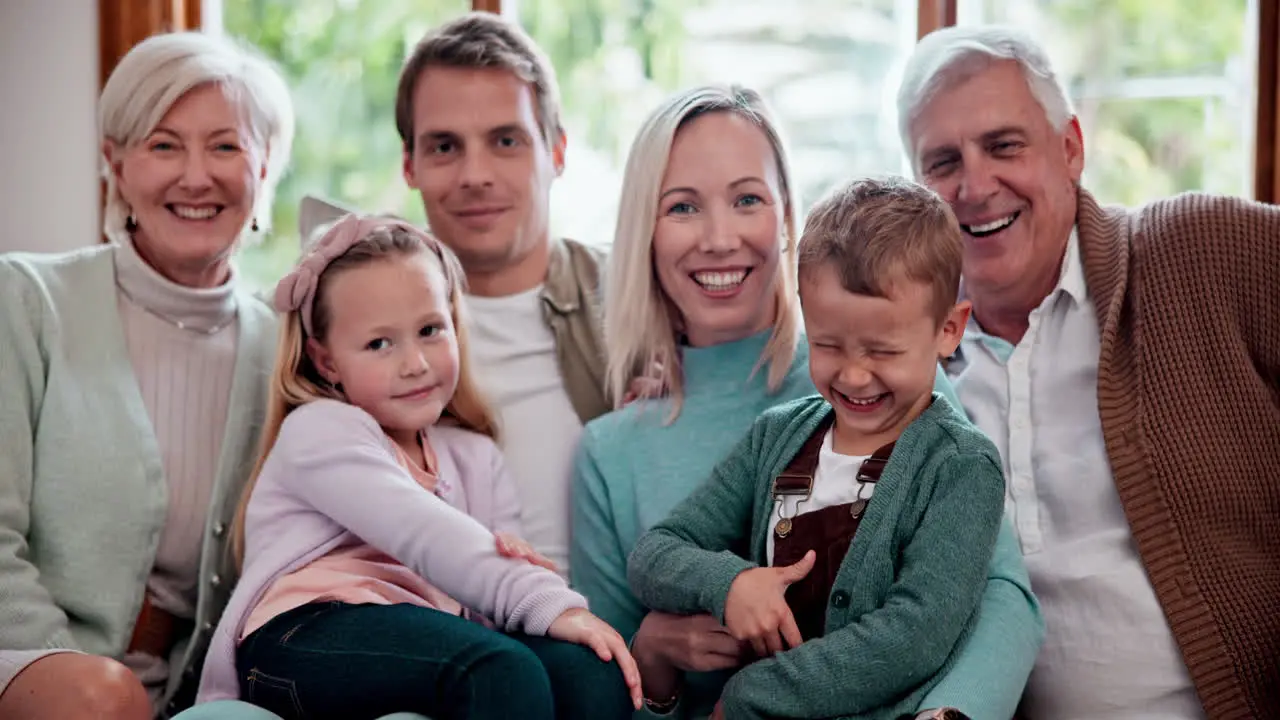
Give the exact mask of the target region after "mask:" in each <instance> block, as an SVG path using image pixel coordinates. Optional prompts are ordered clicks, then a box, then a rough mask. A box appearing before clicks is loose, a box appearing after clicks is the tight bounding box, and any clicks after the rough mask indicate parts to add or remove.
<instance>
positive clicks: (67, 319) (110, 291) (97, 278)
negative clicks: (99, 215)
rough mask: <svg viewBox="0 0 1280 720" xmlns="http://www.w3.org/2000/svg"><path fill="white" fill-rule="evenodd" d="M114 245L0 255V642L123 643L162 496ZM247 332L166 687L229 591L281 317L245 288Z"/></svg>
mask: <svg viewBox="0 0 1280 720" xmlns="http://www.w3.org/2000/svg"><path fill="white" fill-rule="evenodd" d="M113 248H114V246H111V245H98V246H94V247H90V248H86V249H84V250H79V251H75V252H71V253H66V254H58V255H35V254H10V255H2V256H0V648H6V649H15V650H27V649H31V650H35V649H52V648H68V649H75V650H81V651H84V652H87V653H92V654H95V655H104V656H108V657H114V658H119V657H120V656H121V655H123V653H124V650H125V647H126V645H127V644H128V642H129V638H130V636H131V635H132V633H133V624H134V621H135V620H136V618H137V614H138V610H139V608H140V607H141V606H142V598H143V591H144V589H145V584H146V580H147V577H148V576H149V575H150V573H151V569H152V566H153V565H154V562H155V554H156V548H157V545H158V544H159V541H160V531H161V528H162V525H163V523H164V519H165V509H166V507H167V500H166V494H167V487H166V485H165V479H164V475H163V470H162V467H161V460H160V452H159V448H158V447H157V445H156V439H155V434H154V433H153V432H152V429H151V421H150V417H149V416H148V414H147V410H146V407H145V406H144V404H143V400H142V394H141V391H140V390H139V389H138V383H137V380H136V379H135V376H134V371H133V366H132V364H131V362H130V360H129V354H128V349H127V347H126V346H125V340H124V328H123V325H122V323H121V321H120V316H119V311H118V310H117V307H118V305H117V295H116V292H117V291H116V285H115V262H114V258H115V254H114V252H113ZM237 295H238V297H237V303H238V305H237V307H238V316H237V318H238V326H239V333H240V335H239V339H238V345H237V348H238V349H237V357H236V364H235V370H234V375H233V380H232V390H231V402H230V404H229V408H228V415H227V424H226V430H225V436H224V440H223V445H222V455H221V460H220V462H219V465H218V472H217V477H216V479H215V485H214V490H213V494H212V498H211V501H210V506H209V512H208V515H207V518H206V522H205V525H206V535H205V543H204V546H203V548H202V550H201V556H200V585H199V598H198V602H197V606H196V622H195V627H194V632H192V633H191V634H190V635H189V636H188V637H187V638H186V639H185V640H183V641H182V642H180V643H179V644H178V646H177V647H176V648H175V650H174V652H173V655H172V656H171V657H170V664H171V665H170V666H171V668H172V671H173V672H172V674H171V676H170V680H169V686H168V692H167V693H166V701H167V699H168V698H171V697H173V695H174V694H175V693H176V691H177V688H178V685H179V683H181V682H182V681H183V680H186V679H190V680H194V679H195V678H196V677H198V676H197V672H198V670H199V666H200V663H201V662H202V661H203V659H204V654H205V649H206V647H207V644H208V637H209V634H210V633H211V631H212V629H213V626H214V624H215V623H216V622H217V620H218V617H219V616H220V615H221V613H222V608H223V606H224V605H225V604H226V602H227V597H228V596H229V594H230V592H231V586H232V584H233V580H234V579H235V568H234V565H233V564H232V562H231V557H230V553H229V552H228V549H227V540H228V536H229V532H228V530H229V528H230V523H231V518H232V516H233V514H234V513H235V507H236V503H237V501H238V500H239V495H240V488H241V487H242V486H243V483H244V480H245V478H246V477H247V476H248V474H249V472H250V471H251V469H252V463H253V461H254V459H255V456H256V452H257V443H258V435H259V433H260V430H261V424H262V421H263V418H264V417H265V414H266V399H267V383H268V380H269V378H270V373H271V365H272V362H273V359H274V354H275V334H276V319H275V314H274V313H273V312H272V311H271V309H270V308H269V307H268V306H267V305H266V304H265V303H263V302H262V301H261V300H258V299H257V298H255V297H254V296H252V295H251V294H250V293H249V292H248V291H240V292H238V294H237Z"/></svg>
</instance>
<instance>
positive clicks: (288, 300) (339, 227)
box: [272, 213, 436, 335]
mask: <svg viewBox="0 0 1280 720" xmlns="http://www.w3.org/2000/svg"><path fill="white" fill-rule="evenodd" d="M395 227H399V228H403V229H404V230H406V231H407V232H408V233H409V234H411V235H415V236H418V237H420V238H422V240H423V243H424V244H425V245H426V246H427V247H429V248H432V249H435V247H436V245H435V241H434V240H433V239H432V238H431V236H430V235H427V234H426V233H425V232H423V231H421V230H419V229H418V228H416V227H414V226H412V225H410V224H409V223H407V222H405V221H403V220H399V219H396V218H389V217H382V216H377V215H360V214H356V213H350V214H348V215H345V216H343V217H342V219H341V220H339V221H338V222H336V223H334V225H333V227H331V228H329V230H328V231H327V232H326V233H325V234H324V235H323V236H322V237H321V238H320V239H319V240H317V241H316V242H315V243H314V244H313V245H312V246H311V247H310V248H308V249H307V250H305V251H304V252H303V254H302V257H301V258H299V259H298V265H297V266H296V267H295V268H294V269H293V270H292V271H291V272H290V273H289V274H288V275H285V276H284V277H283V278H281V279H280V282H279V283H277V284H276V293H275V297H274V298H273V302H272V305H273V306H274V307H275V309H276V312H282V313H287V312H293V311H295V310H297V311H300V312H301V313H302V329H303V330H306V331H307V334H308V335H312V334H313V333H312V330H311V316H312V313H313V312H314V308H315V301H316V286H317V284H318V283H319V282H320V276H321V275H322V274H323V273H324V270H325V268H327V267H329V263H331V262H333V261H334V260H336V259H338V258H340V257H342V256H343V255H344V254H345V253H346V252H347V251H348V250H350V249H351V247H352V246H353V245H356V244H357V243H359V242H361V241H362V240H364V239H365V238H368V237H369V235H370V234H371V233H373V232H374V231H375V230H380V229H382V228H387V229H390V228H395Z"/></svg>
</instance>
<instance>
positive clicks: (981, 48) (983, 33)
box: [898, 25, 1075, 155]
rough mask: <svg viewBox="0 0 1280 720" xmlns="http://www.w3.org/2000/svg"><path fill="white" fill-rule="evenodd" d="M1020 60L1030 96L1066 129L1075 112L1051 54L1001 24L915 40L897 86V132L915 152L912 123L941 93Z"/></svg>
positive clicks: (909, 151)
mask: <svg viewBox="0 0 1280 720" xmlns="http://www.w3.org/2000/svg"><path fill="white" fill-rule="evenodd" d="M1006 60H1012V61H1014V62H1016V63H1018V67H1019V68H1020V69H1021V70H1022V74H1023V76H1024V77H1025V78H1026V79H1027V86H1028V87H1029V88H1030V89H1031V94H1032V96H1034V97H1035V99H1036V101H1037V102H1039V103H1040V106H1041V107H1043V108H1044V112H1045V116H1046V117H1047V118H1048V119H1049V124H1050V125H1052V126H1053V127H1054V129H1056V130H1062V129H1063V128H1064V127H1066V124H1067V121H1069V120H1070V119H1071V118H1072V117H1073V116H1074V115H1075V111H1074V110H1073V109H1072V107H1071V100H1070V98H1068V97H1067V93H1066V91H1065V90H1064V89H1063V87H1062V84H1061V83H1060V82H1059V80H1058V76H1057V74H1056V73H1055V72H1054V70H1053V65H1052V64H1051V63H1050V62H1049V55H1048V53H1046V52H1045V50H1044V48H1043V47H1041V46H1040V44H1039V43H1037V42H1036V41H1035V40H1034V39H1032V38H1031V36H1030V35H1028V34H1027V33H1025V32H1023V31H1021V30H1018V29H1016V28H1012V27H1007V26H1002V25H979V26H956V27H949V28H943V29H941V30H936V31H934V32H932V33H929V34H928V35H926V36H925V37H924V38H922V39H921V40H920V42H919V43H917V44H916V47H915V50H914V51H913V52H912V54H911V57H910V58H909V59H908V60H907V65H906V68H905V69H904V70H903V76H902V84H901V85H900V86H899V88H898V132H899V134H900V135H901V137H902V146H903V148H904V149H905V150H906V151H907V154H908V155H914V154H915V150H914V143H913V142H912V139H911V123H913V122H914V121H915V120H916V118H917V117H918V116H919V114H920V112H921V111H922V110H923V109H924V107H925V105H927V104H928V103H929V101H930V100H931V99H932V98H933V97H934V96H935V95H937V94H938V93H940V92H942V91H944V90H946V89H948V88H951V87H955V86H956V85H959V84H961V83H963V82H965V81H966V80H968V79H969V78H971V77H973V76H974V75H976V74H977V73H979V72H981V71H983V70H985V69H986V68H987V67H989V66H990V65H992V64H993V63H997V62H1001V61H1006Z"/></svg>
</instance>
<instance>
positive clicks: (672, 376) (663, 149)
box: [570, 87, 1042, 718]
mask: <svg viewBox="0 0 1280 720" xmlns="http://www.w3.org/2000/svg"><path fill="white" fill-rule="evenodd" d="M623 188H624V190H623V193H622V202H621V206H620V209H619V216H618V228H617V236H616V238H615V241H614V249H613V256H612V258H611V261H610V262H611V264H610V267H609V278H610V281H609V287H608V294H607V297H606V302H605V319H604V320H605V345H606V350H607V354H608V372H607V377H608V381H609V389H610V391H611V394H612V397H613V398H614V399H615V402H616V403H617V404H618V405H623V404H626V407H623V408H621V409H619V410H617V411H615V412H613V413H610V414H608V415H605V416H603V417H600V418H597V419H596V420H594V421H593V422H591V423H590V424H588V425H587V427H586V430H585V432H584V435H583V440H582V443H581V446H580V448H579V454H578V458H577V465H576V471H575V478H574V486H573V494H572V501H573V533H572V539H573V542H572V546H571V562H570V568H571V580H572V583H573V585H574V587H575V588H576V589H578V590H579V591H580V592H581V593H582V594H583V595H585V596H586V597H587V600H588V602H590V604H591V609H592V611H593V612H595V613H596V614H597V615H598V616H599V617H601V618H603V619H604V620H606V621H607V622H609V623H611V624H613V625H614V627H615V628H616V629H617V630H618V631H619V632H621V633H622V635H623V636H624V637H628V638H632V652H633V653H634V655H635V658H636V662H637V664H638V665H639V666H640V670H641V674H642V676H643V685H644V692H645V697H646V706H647V710H648V711H649V712H651V713H654V714H656V715H659V716H676V717H702V716H705V715H707V714H708V713H710V712H711V711H712V710H713V707H714V705H715V703H716V701H717V699H718V698H719V697H720V693H721V690H722V688H723V687H724V684H725V682H726V680H727V679H728V678H729V675H730V674H731V673H732V672H734V671H735V670H737V669H738V668H739V667H742V666H743V665H744V664H746V663H749V662H751V661H752V660H753V657H752V653H751V652H750V650H751V648H750V646H749V645H747V644H745V643H743V642H740V641H738V640H737V639H735V638H734V637H732V636H731V635H730V634H729V632H728V630H727V629H726V628H725V627H724V626H723V625H722V624H721V623H720V622H719V621H718V620H717V619H716V618H714V617H712V616H710V615H705V614H704V615H672V614H668V613H663V612H650V611H648V609H647V608H645V607H644V606H643V605H642V604H641V603H640V601H639V600H638V599H637V598H636V596H635V594H634V593H633V592H632V590H631V588H630V586H629V585H628V579H627V556H628V554H629V553H630V552H631V551H632V549H633V548H634V547H635V545H636V541H637V540H638V539H639V537H640V535H641V534H643V533H644V532H645V531H646V530H648V529H649V528H650V527H652V526H653V525H654V524H656V523H658V522H659V521H661V520H663V519H665V518H666V517H667V515H668V514H669V513H670V512H671V510H672V509H673V508H674V507H675V506H676V505H678V504H679V503H680V502H681V501H682V500H684V499H685V497H687V496H688V495H689V494H690V493H691V492H692V491H693V490H694V489H695V488H696V487H697V486H698V485H699V484H700V483H702V482H704V481H705V480H706V479H707V478H709V477H710V476H711V472H712V469H713V468H714V467H715V465H716V463H717V462H718V461H720V460H721V459H722V458H723V457H724V456H726V455H727V454H728V453H729V451H730V450H731V449H732V448H733V446H734V445H735V444H736V443H737V442H739V440H741V439H742V438H743V437H744V436H745V435H746V434H747V432H748V430H749V429H750V427H751V423H752V422H753V421H754V420H755V419H756V417H757V416H759V415H760V413H762V412H764V411H765V410H767V409H768V408H770V407H772V406H774V405H779V404H782V403H784V402H787V401H790V400H795V399H797V398H800V397H804V396H808V395H814V394H816V392H817V390H816V389H815V387H814V385H813V381H812V380H811V379H810V376H809V346H808V342H807V341H806V338H805V337H804V333H803V328H802V327H801V324H802V322H801V317H800V308H799V301H798V297H797V294H796V293H797V289H796V282H797V278H796V272H797V270H796V257H795V253H796V243H797V240H798V234H799V229H800V228H799V219H798V215H799V208H798V207H797V201H796V199H795V196H794V191H793V188H794V183H793V182H792V178H791V170H790V166H789V163H788V161H787V154H786V151H785V143H784V142H783V141H782V139H781V135H780V129H779V127H778V125H777V123H776V121H775V120H774V119H773V115H772V113H771V112H770V110H769V108H768V107H767V105H766V104H765V103H764V101H763V100H762V99H761V97H760V96H759V95H758V94H757V93H755V92H754V91H751V90H748V89H744V88H739V87H732V88H724V87H703V88H694V89H692V90H688V91H686V92H683V93H680V94H678V95H676V96H674V97H672V98H670V99H669V100H668V101H667V102H665V103H663V104H662V105H661V106H659V107H658V108H657V109H655V110H654V112H653V113H652V114H651V115H650V116H649V118H648V120H647V121H646V122H645V124H644V125H643V126H642V127H641V129H640V132H639V133H638V135H637V137H636V140H635V142H634V144H633V145H632V148H631V154H630V157H629V158H628V160H627V167H626V172H625V175H624V177H623ZM937 377H938V379H937V381H936V384H935V389H936V390H937V391H939V392H941V393H943V394H944V395H947V396H948V397H949V398H954V395H953V393H952V391H951V388H950V383H949V382H948V381H947V379H946V377H945V376H944V375H943V373H942V371H941V369H938V371H937ZM635 394H640V395H644V396H646V397H645V398H644V399H642V400H639V401H635V402H631V403H630V404H627V401H628V400H630V398H631V397H632V396H633V395H635ZM654 394H665V395H666V397H661V398H655V397H651V396H652V395H654ZM824 452H828V453H829V452H830V449H829V448H828V449H826V450H824ZM837 607H838V605H837ZM1041 634H1042V625H1041V621H1040V616H1039V612H1038V610H1037V607H1036V603H1035V599H1034V597H1033V596H1032V595H1031V591H1030V587H1029V584H1028V582H1027V577H1026V571H1025V570H1024V569H1023V568H1022V565H1021V560H1020V558H1019V555H1018V547H1017V544H1016V541H1015V539H1014V536H1013V534H1012V530H1011V529H1010V528H1009V527H1008V526H1007V524H1006V526H1005V527H1004V528H1003V529H1002V531H1001V533H1000V539H999V540H998V541H997V544H996V551H995V556H994V559H993V560H992V562H991V565H990V570H989V574H988V580H987V585H986V589H985V593H984V595H983V597H982V601H981V607H980V608H979V619H978V623H977V626H976V628H975V630H974V632H973V634H972V635H971V636H970V638H969V640H968V642H967V643H966V644H965V645H964V647H963V648H962V649H961V650H960V651H959V652H958V653H957V657H956V658H954V662H952V663H951V664H950V665H949V667H948V669H947V670H946V672H945V674H944V675H943V678H942V680H941V681H940V682H939V683H938V684H937V685H936V686H935V687H934V688H933V689H932V690H931V691H930V692H929V693H928V694H927V695H926V696H925V698H924V701H923V703H922V704H921V706H920V708H919V709H920V714H919V717H921V718H948V717H961V716H962V715H967V716H970V717H973V718H1001V717H1002V718H1008V717H1010V716H1011V715H1012V714H1013V712H1014V710H1015V708H1016V706H1017V703H1018V698H1019V696H1020V695H1021V693H1022V688H1023V685H1024V684H1025V682H1026V677H1027V669H1028V668H1029V667H1030V666H1031V663H1032V660H1033V659H1034V658H1035V655H1036V651H1037V650H1038V649H1039V646H1040V639H1041ZM850 682H857V678H856V675H855V676H853V677H851V678H850ZM788 691H795V692H800V693H803V692H806V690H805V689H804V688H803V687H800V686H795V687H791V688H788ZM814 712H815V713H817V711H816V710H815V711H814ZM812 716H814V717H817V716H819V715H818V714H814V715H812Z"/></svg>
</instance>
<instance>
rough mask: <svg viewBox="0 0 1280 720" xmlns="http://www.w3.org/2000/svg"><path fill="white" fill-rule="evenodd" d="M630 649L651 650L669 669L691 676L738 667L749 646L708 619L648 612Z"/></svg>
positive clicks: (701, 616)
mask: <svg viewBox="0 0 1280 720" xmlns="http://www.w3.org/2000/svg"><path fill="white" fill-rule="evenodd" d="M632 647H633V648H634V649H635V651H636V655H637V657H638V656H639V655H640V654H641V648H644V650H645V651H650V650H652V651H653V652H652V653H650V654H657V655H660V656H661V658H662V659H663V660H665V661H666V662H668V663H670V664H671V665H672V666H674V667H676V668H678V669H680V670H685V671H691V672H709V671H712V670H727V669H730V668H736V667H740V666H741V665H742V664H743V661H744V660H745V659H746V657H747V656H748V653H749V652H750V650H751V646H750V645H749V644H747V643H745V642H742V641H740V640H737V639H735V638H734V637H733V635H731V634H730V633H729V629H728V628H726V627H725V626H723V625H721V624H720V621H718V620H716V619H715V618H714V617H712V616H710V615H706V614H703V615H669V614H667V613H662V612H650V613H649V614H648V615H645V616H644V620H643V621H642V622H641V623H640V629H639V630H637V631H636V637H635V641H634V643H633V645H632Z"/></svg>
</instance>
